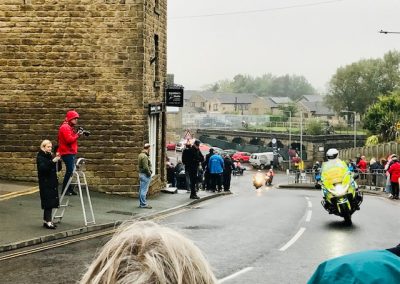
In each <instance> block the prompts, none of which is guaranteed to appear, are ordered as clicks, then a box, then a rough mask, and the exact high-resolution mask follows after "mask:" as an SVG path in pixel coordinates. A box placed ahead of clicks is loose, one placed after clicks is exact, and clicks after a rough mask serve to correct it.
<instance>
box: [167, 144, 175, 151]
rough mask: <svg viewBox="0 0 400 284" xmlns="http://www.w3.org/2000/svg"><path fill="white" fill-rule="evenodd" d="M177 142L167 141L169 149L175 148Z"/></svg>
mask: <svg viewBox="0 0 400 284" xmlns="http://www.w3.org/2000/svg"><path fill="white" fill-rule="evenodd" d="M175 147H176V143H172V142H168V143H167V150H175Z"/></svg>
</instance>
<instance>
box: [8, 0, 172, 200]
mask: <svg viewBox="0 0 400 284" xmlns="http://www.w3.org/2000/svg"><path fill="white" fill-rule="evenodd" d="M166 9H167V1H166V0H159V1H150V0H149V1H147V0H118V1H117V0H64V1H61V0H18V1H17V0H3V1H0V178H3V179H14V180H25V181H34V180H36V175H37V173H36V165H35V157H36V153H37V151H38V148H39V145H40V142H41V141H42V140H43V139H50V140H52V141H53V143H56V142H55V141H56V139H57V131H58V127H59V125H60V124H61V123H62V121H63V119H64V116H65V113H66V111H67V110H69V109H75V110H77V111H78V112H79V113H80V115H81V118H80V120H79V124H80V125H82V126H84V127H85V128H86V129H88V130H90V131H91V133H92V134H91V135H90V136H89V137H87V138H86V137H84V138H82V139H80V141H79V145H80V148H79V154H78V156H80V157H85V158H87V159H88V160H87V166H86V173H87V176H88V178H89V187H90V188H91V189H96V190H99V191H119V192H133V193H135V192H137V189H138V183H139V182H138V174H137V155H138V154H139V152H140V151H141V149H142V146H143V144H144V143H145V142H147V141H148V104H149V103H155V102H162V101H163V93H164V82H165V78H166V42H167V39H166ZM155 34H157V37H158V38H157V40H158V58H157V59H156V60H155V61H154V60H153V61H151V59H153V58H154V55H155V54H154V50H155V47H154V45H155V42H154V39H155V36H154V35H155ZM155 66H156V67H157V74H156V72H155ZM155 81H157V83H155ZM158 119H159V126H160V128H159V134H160V135H158V137H159V142H158V144H159V145H160V146H161V145H162V143H163V141H162V140H163V132H164V131H165V130H164V125H165V119H163V115H159V116H158ZM164 148H165V147H160V149H159V150H158V156H159V158H158V160H157V161H158V163H157V171H156V172H157V175H156V177H155V179H154V182H153V184H152V190H151V192H152V193H154V192H157V191H158V190H159V188H160V187H161V186H162V185H163V183H164V176H165V173H164V170H163V169H164V162H163V161H164V157H165V149H164Z"/></svg>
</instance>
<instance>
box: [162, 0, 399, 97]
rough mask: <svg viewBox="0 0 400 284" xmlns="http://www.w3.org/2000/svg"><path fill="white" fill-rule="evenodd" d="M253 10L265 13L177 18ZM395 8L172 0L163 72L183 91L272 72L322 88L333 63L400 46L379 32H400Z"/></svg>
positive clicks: (394, 3) (349, 2)
mask: <svg viewBox="0 0 400 284" xmlns="http://www.w3.org/2000/svg"><path fill="white" fill-rule="evenodd" d="M323 2H327V3H323ZM328 2H329V3H328ZM318 3H319V4H318ZM307 4H315V5H314V6H305V5H307ZM303 5H304V6H303ZM290 6H293V8H287V7H290ZM295 6H298V7H295ZM299 6H303V7H299ZM281 8H282V9H281ZM252 10H266V11H260V12H254V13H245V14H233V15H225V16H208V17H188V18H181V17H187V16H198V15H210V14H219V13H230V12H240V11H252ZM399 12H400V1H399V0H342V1H340V0H338V1H334V0H332V1H329V0H326V1H324V0H279V1H278V0H246V1H244V0H201V1H199V0H196V1H195V0H169V1H168V73H173V74H175V82H176V83H180V84H183V85H184V86H185V88H186V89H199V88H200V87H202V86H203V85H205V84H208V83H212V82H215V81H218V80H221V79H232V77H233V76H234V75H236V74H238V73H242V74H248V75H252V76H259V75H261V74H264V73H272V74H274V75H284V74H296V75H304V76H305V77H306V78H307V80H308V81H309V82H310V83H311V84H312V85H313V86H314V87H316V88H317V89H318V90H324V89H325V87H326V83H327V82H328V81H329V80H330V78H331V76H332V75H333V74H334V73H335V72H336V69H337V68H338V67H340V66H344V65H347V64H350V63H352V62H355V61H358V60H360V59H362V58H376V57H382V56H383V55H384V53H385V52H387V51H389V50H393V49H396V48H397V49H399V50H400V34H397V35H396V34H392V35H390V34H388V35H384V34H380V33H378V31H379V30H381V29H383V30H388V31H400V20H399V16H398V14H399Z"/></svg>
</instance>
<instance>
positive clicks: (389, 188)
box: [384, 154, 395, 198]
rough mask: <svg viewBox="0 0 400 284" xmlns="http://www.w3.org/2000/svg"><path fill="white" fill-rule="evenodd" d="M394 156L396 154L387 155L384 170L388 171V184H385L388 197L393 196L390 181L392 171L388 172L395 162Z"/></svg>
mask: <svg viewBox="0 0 400 284" xmlns="http://www.w3.org/2000/svg"><path fill="white" fill-rule="evenodd" d="M392 156H395V154H391V155H389V156H388V157H387V163H386V164H385V167H384V170H385V172H386V185H385V192H386V193H388V197H389V198H392V197H393V195H392V184H391V182H390V173H389V172H388V169H389V167H390V166H391V165H392V164H393V162H394V161H392Z"/></svg>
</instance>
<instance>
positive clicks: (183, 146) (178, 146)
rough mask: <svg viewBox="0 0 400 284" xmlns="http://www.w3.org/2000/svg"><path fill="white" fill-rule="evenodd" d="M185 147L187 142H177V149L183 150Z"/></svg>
mask: <svg viewBox="0 0 400 284" xmlns="http://www.w3.org/2000/svg"><path fill="white" fill-rule="evenodd" d="M183 149H185V142H178V143H176V147H175V150H176V151H178V152H182V151H183Z"/></svg>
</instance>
